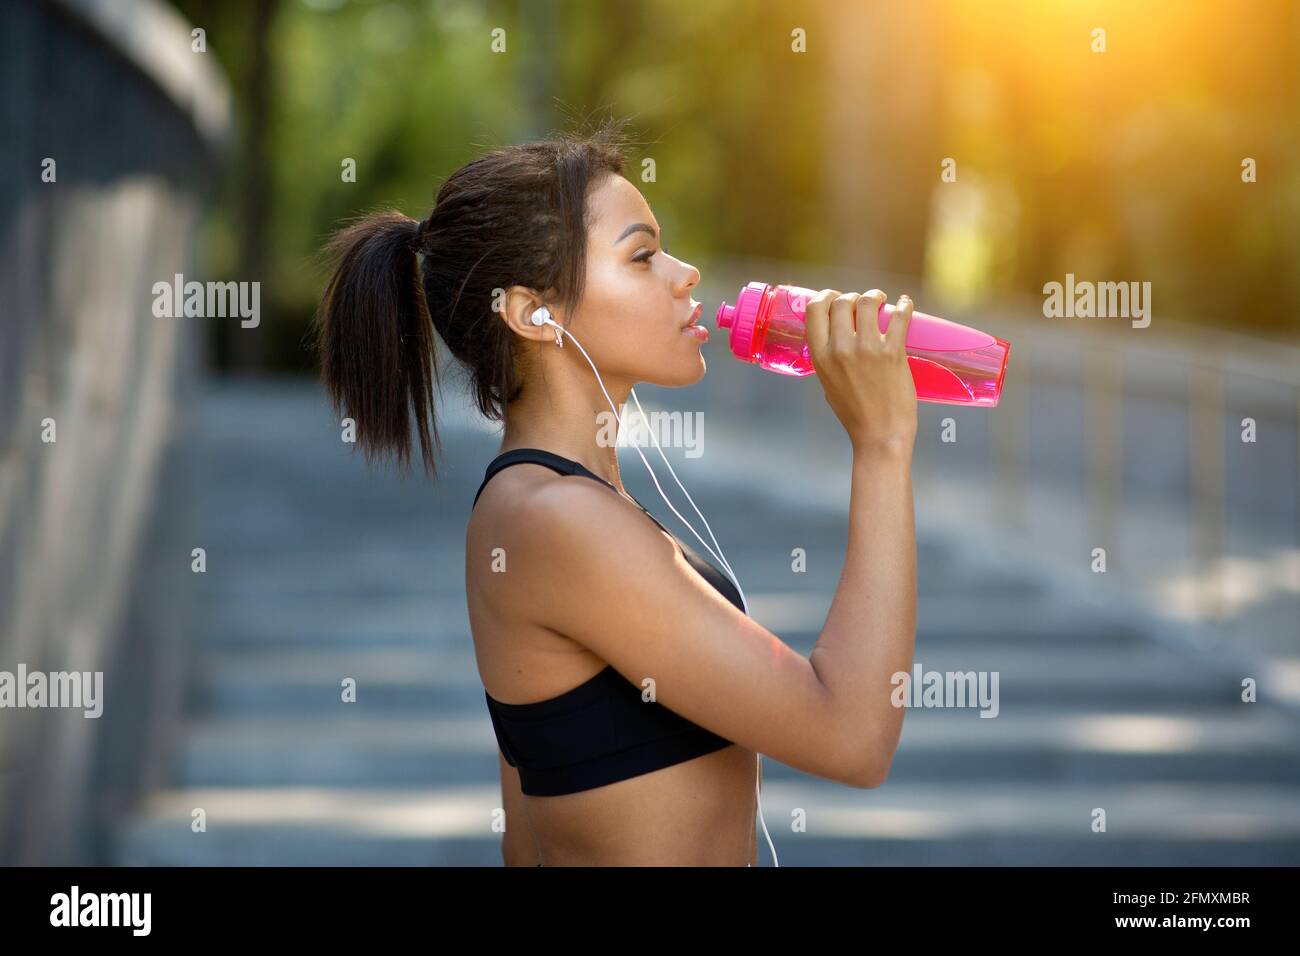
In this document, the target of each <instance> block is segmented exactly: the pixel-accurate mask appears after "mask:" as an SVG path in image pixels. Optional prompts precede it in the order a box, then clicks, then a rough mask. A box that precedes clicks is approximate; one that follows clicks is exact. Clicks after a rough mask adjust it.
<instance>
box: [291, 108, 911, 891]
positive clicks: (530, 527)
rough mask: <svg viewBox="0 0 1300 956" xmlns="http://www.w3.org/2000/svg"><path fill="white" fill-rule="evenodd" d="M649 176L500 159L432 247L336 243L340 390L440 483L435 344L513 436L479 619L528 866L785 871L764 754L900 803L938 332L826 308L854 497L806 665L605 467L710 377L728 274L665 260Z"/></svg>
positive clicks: (572, 155)
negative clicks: (929, 389)
mask: <svg viewBox="0 0 1300 956" xmlns="http://www.w3.org/2000/svg"><path fill="white" fill-rule="evenodd" d="M624 152H625V148H624V147H623V146H622V145H621V142H620V140H619V134H618V130H617V126H610V125H606V126H604V127H601V128H599V129H598V130H596V131H595V132H594V133H591V134H588V135H585V136H578V135H559V136H555V137H552V138H550V139H547V140H543V141H540V142H531V143H526V144H522V145H517V146H511V147H507V148H502V149H497V150H493V151H491V152H490V153H488V154H487V155H484V156H482V157H481V158H479V159H476V160H474V161H473V162H470V163H469V164H467V165H465V166H464V167H462V168H461V169H459V170H457V171H456V172H454V173H453V174H452V175H451V176H450V177H448V178H447V179H446V181H445V182H444V183H443V184H442V186H441V188H440V189H439V190H438V194H437V198H436V202H435V205H434V208H433V210H432V211H431V212H430V214H429V215H428V217H427V218H425V219H424V220H422V221H419V220H416V219H412V218H409V217H407V216H405V215H403V214H401V213H396V212H388V213H377V214H373V215H370V216H368V217H365V218H363V219H361V220H359V221H357V222H355V223H354V224H352V225H350V226H348V227H346V228H344V229H343V230H341V231H340V232H339V233H337V234H336V235H335V237H334V238H333V240H332V242H331V244H330V247H329V249H330V251H331V252H332V253H333V254H335V256H336V257H337V267H336V269H335V271H334V273H333V275H332V276H331V278H330V280H329V282H328V285H327V287H326V289H325V291H324V295H323V297H322V300H321V304H320V308H319V309H318V312H317V316H316V330H317V335H318V348H319V354H320V361H321V369H322V374H323V380H324V383H325V386H326V388H327V390H328V392H329V395H330V397H331V399H332V400H333V402H334V404H335V406H336V408H337V409H338V410H339V411H340V413H341V414H343V415H346V416H349V417H351V418H352V419H353V420H354V421H355V422H356V429H357V432H356V434H357V441H358V444H359V445H360V446H361V447H362V448H363V449H364V450H365V451H366V453H367V454H368V455H369V456H370V457H372V458H376V457H384V456H389V455H391V456H392V457H394V458H395V459H396V460H397V461H398V462H399V463H400V464H402V465H408V464H409V462H410V459H411V457H412V452H413V451H416V452H418V455H419V456H420V458H421V460H422V462H423V465H424V468H425V470H426V472H427V473H430V474H433V473H435V472H436V458H437V453H438V452H440V451H441V445H440V442H439V439H438V432H437V427H436V423H435V420H434V407H433V404H434V403H433V394H434V390H435V388H434V386H435V384H436V371H435V368H436V367H435V363H434V348H435V340H434V336H433V330H434V329H436V330H437V332H438V335H439V337H441V339H442V341H443V342H444V343H445V345H446V347H447V348H449V349H450V350H451V353H452V355H454V356H455V357H456V358H457V359H458V360H459V361H460V362H461V363H463V364H464V365H465V367H466V368H467V369H468V370H469V372H470V374H471V382H472V387H473V392H474V395H475V399H476V402H477V406H478V408H479V410H480V411H481V412H482V413H483V414H484V415H485V416H487V417H489V418H490V419H492V420H495V421H500V422H502V423H503V426H504V427H503V431H502V440H501V445H500V448H499V454H498V455H497V457H496V458H494V459H493V461H492V462H491V463H490V464H489V465H488V467H487V469H486V471H485V473H484V479H483V482H482V484H481V485H480V486H479V489H478V494H477V496H476V497H475V500H474V504H473V507H472V510H471V513H470V515H469V517H468V526H467V529H466V539H465V591H466V600H467V602H468V610H469V620H470V625H471V629H472V632H473V641H474V650H475V656H476V660H477V662H478V671H479V676H480V678H481V680H482V682H483V687H484V692H485V693H484V698H485V703H486V704H487V709H488V716H489V719H490V720H491V722H492V726H493V729H494V731H495V733H496V738H497V742H498V744H499V752H498V763H499V766H500V771H501V791H502V808H503V809H504V811H505V818H506V828H505V835H504V839H503V843H502V851H503V856H504V860H505V862H506V864H507V865H511V866H516V865H517V866H537V865H545V866H568V865H735V866H746V865H757V863H758V840H757V835H756V827H755V824H756V811H757V810H758V809H759V807H760V802H759V794H760V789H759V786H760V784H761V764H760V760H759V754H764V755H767V756H769V757H771V758H773V759H775V760H779V761H781V762H782V763H785V764H788V765H789V766H791V767H795V768H797V769H799V770H802V771H804V772H806V773H809V774H814V775H816V776H819V777H823V778H826V779H829V780H834V781H838V782H840V783H843V784H845V785H846V786H850V787H875V786H878V785H879V784H880V783H881V782H882V781H883V780H884V779H885V777H886V776H887V774H888V772H889V768H890V764H891V762H892V760H893V755H894V751H895V748H896V747H897V744H898V739H899V735H900V732H901V729H902V722H903V713H904V711H903V710H902V709H901V708H896V707H895V706H893V705H892V704H891V692H892V691H893V689H894V688H893V685H892V683H891V676H892V675H893V674H895V673H897V672H900V671H903V672H908V671H910V669H911V666H912V654H913V646H914V640H915V631H916V540H915V525H914V520H913V510H912V509H913V504H912V483H911V458H912V449H913V445H914V441H915V436H916V393H915V387H914V385H913V381H912V377H911V373H910V371H909V368H908V364H907V359H906V353H905V352H904V349H903V343H904V339H905V336H906V332H907V325H908V322H909V320H910V316H911V303H910V301H909V300H908V299H907V297H906V296H903V297H901V298H899V300H898V303H897V311H896V312H895V313H894V315H893V318H892V320H891V324H890V326H889V328H888V331H887V332H886V333H885V334H883V335H882V334H881V333H880V332H879V331H878V329H877V328H876V325H875V321H874V319H875V316H876V315H877V313H878V311H879V309H880V306H881V304H882V303H883V302H884V300H885V296H884V293H882V292H879V291H877V290H873V291H871V292H867V293H865V294H858V293H846V294H841V293H840V292H838V291H837V290H833V289H824V290H822V291H821V292H819V293H818V295H817V296H816V297H815V298H814V299H813V300H812V301H811V302H810V303H809V305H808V308H807V325H808V339H809V348H810V351H811V355H812V359H813V362H814V365H815V367H816V371H817V381H818V382H820V384H821V387H822V388H823V390H824V392H825V397H826V401H827V404H828V405H829V406H830V409H831V410H832V411H833V413H834V414H835V415H836V417H837V418H838V419H839V421H840V423H841V424H842V425H843V427H844V430H845V433H846V435H847V439H848V441H849V442H850V443H851V445H852V450H853V457H852V461H853V464H852V469H853V474H852V490H851V494H850V501H849V528H848V549H847V553H846V555H845V561H844V567H843V571H842V573H841V576H840V579H839V584H838V587H837V590H836V592H835V595H834V598H833V600H832V601H831V603H830V607H829V609H828V614H827V616H826V620H825V624H824V627H823V628H822V631H821V635H820V637H819V639H818V640H817V643H816V646H815V647H814V649H813V650H812V652H811V653H810V654H809V655H808V656H807V657H805V656H803V655H802V654H799V653H797V652H795V651H794V650H793V649H791V648H790V647H788V646H787V645H786V644H784V643H783V642H782V641H781V640H780V638H778V637H777V636H776V635H775V634H773V633H772V632H771V631H769V630H768V629H767V628H765V627H764V626H763V624H762V622H761V621H757V620H755V619H753V618H751V617H750V616H748V614H747V613H746V607H747V605H746V603H745V600H744V596H743V593H742V592H741V591H740V590H739V588H738V586H737V584H736V582H734V581H733V579H732V578H731V577H729V576H728V574H724V573H723V571H722V570H719V568H718V567H716V566H715V565H714V564H712V563H710V562H709V561H706V560H705V559H704V558H703V557H702V556H700V554H699V553H698V552H696V551H695V550H694V549H693V548H692V547H690V546H689V545H687V544H686V543H685V542H684V541H681V540H680V539H678V538H677V537H676V536H674V535H673V534H672V533H671V532H669V531H668V530H667V529H666V528H665V527H664V526H663V525H661V524H659V522H658V521H657V520H656V519H654V518H653V517H652V516H650V514H649V512H647V511H645V510H644V509H643V508H642V507H641V505H640V503H639V502H637V501H636V499H634V498H632V496H631V495H629V494H628V493H627V492H626V491H625V489H624V488H623V482H622V478H621V476H620V474H619V463H618V458H617V456H616V454H615V451H616V449H615V447H614V446H612V445H611V444H610V443H609V442H608V441H607V440H603V441H602V440H601V438H600V436H601V435H602V434H605V433H606V429H605V428H604V424H603V423H604V422H606V421H607V418H608V413H610V412H611V411H612V410H614V409H615V408H621V407H622V405H623V403H624V401H625V400H626V399H627V397H628V395H629V393H630V392H631V389H632V387H633V386H634V385H635V384H636V383H638V382H650V383H653V384H655V385H661V386H685V385H691V384H693V383H695V382H697V381H699V379H700V378H701V377H702V376H703V375H704V373H705V362H704V358H703V356H702V352H701V345H702V342H703V341H704V340H706V339H707V333H706V332H702V331H701V330H700V328H699V326H698V324H697V322H698V319H699V316H700V308H699V306H700V303H698V302H697V301H696V300H695V299H694V298H693V296H692V292H693V290H694V289H695V286H696V284H697V283H698V282H699V280H700V273H699V271H698V270H697V269H696V268H695V267H693V266H691V265H690V264H689V263H686V262H683V261H682V260H680V259H677V258H675V257H674V256H672V255H670V254H669V252H668V250H667V249H666V248H665V247H664V244H663V240H664V239H665V238H666V237H664V236H663V235H662V234H661V232H660V228H659V223H658V221H657V220H656V218H655V216H654V214H653V213H652V212H651V210H650V208H649V206H648V205H647V204H646V202H645V199H644V198H643V197H642V195H641V193H640V192H639V190H638V189H637V188H636V186H634V185H633V184H632V182H630V181H629V180H628V179H626V178H625V177H624V176H623V175H622V172H623V168H624ZM864 228H866V225H865V224H864ZM503 560H504V569H503ZM725 567H726V569H727V571H728V572H729V571H730V567H729V565H725ZM764 829H766V827H764ZM769 841H770V837H769Z"/></svg>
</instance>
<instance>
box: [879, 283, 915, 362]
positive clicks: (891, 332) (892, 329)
mask: <svg viewBox="0 0 1300 956" xmlns="http://www.w3.org/2000/svg"><path fill="white" fill-rule="evenodd" d="M911 324H912V299H911V297H910V296H908V295H906V294H904V295H900V296H899V297H898V304H897V305H895V306H894V312H893V314H892V315H891V316H890V317H889V328H887V329H886V330H885V345H886V346H887V347H889V348H891V349H898V350H899V351H904V350H905V346H906V344H907V329H908V326H910V325H911Z"/></svg>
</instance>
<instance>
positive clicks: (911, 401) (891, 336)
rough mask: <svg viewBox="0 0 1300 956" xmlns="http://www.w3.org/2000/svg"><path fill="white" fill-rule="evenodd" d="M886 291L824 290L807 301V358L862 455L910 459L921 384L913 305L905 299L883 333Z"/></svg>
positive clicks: (899, 301)
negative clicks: (914, 362) (915, 372)
mask: <svg viewBox="0 0 1300 956" xmlns="http://www.w3.org/2000/svg"><path fill="white" fill-rule="evenodd" d="M884 302H885V293H883V292H881V291H880V290H879V289H872V290H871V291H869V292H867V293H866V294H859V293H856V292H847V293H841V292H839V291H838V290H835V289H822V290H821V291H820V292H818V293H817V294H816V295H815V296H814V297H813V298H812V299H810V300H809V301H808V307H807V312H806V319H805V321H806V323H807V329H808V332H807V334H808V354H809V357H810V358H811V360H812V364H813V368H814V369H815V370H816V372H817V378H818V379H819V380H820V381H821V384H822V389H823V391H824V392H825V395H826V402H827V404H828V405H830V407H831V410H832V411H833V412H835V417H836V418H838V419H839V420H840V424H841V425H843V426H844V430H845V432H847V433H848V436H849V441H850V442H852V444H853V447H854V450H855V451H858V452H867V451H881V450H888V451H892V452H902V453H905V454H906V455H907V456H908V457H910V456H911V453H912V448H913V446H914V444H915V441H916V384H915V382H914V381H913V379H912V372H911V369H910V367H909V365H908V361H907V352H906V350H905V349H904V343H905V342H906V341H907V327H908V324H909V323H910V322H911V319H912V300H911V299H910V298H909V297H908V296H906V295H903V296H899V299H898V304H897V305H896V306H895V308H894V312H893V314H892V315H891V316H890V321H889V327H888V329H887V330H886V331H885V332H884V333H883V334H882V333H881V332H880V328H879V325H878V318H877V316H878V314H879V312H880V307H881V306H882V305H883V304H884Z"/></svg>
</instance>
